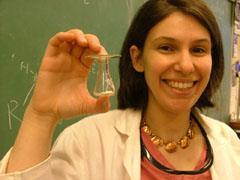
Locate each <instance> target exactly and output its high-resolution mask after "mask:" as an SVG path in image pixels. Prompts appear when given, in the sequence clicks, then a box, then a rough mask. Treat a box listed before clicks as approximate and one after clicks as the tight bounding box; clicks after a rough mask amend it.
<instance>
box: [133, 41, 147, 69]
mask: <svg viewBox="0 0 240 180" xmlns="http://www.w3.org/2000/svg"><path fill="white" fill-rule="evenodd" d="M130 55H131V60H132V65H133V68H134V69H135V70H136V71H137V72H143V71H144V66H143V59H142V57H141V51H140V50H139V49H138V47H137V46H135V45H132V46H131V47H130Z"/></svg>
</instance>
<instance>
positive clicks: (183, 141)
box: [141, 118, 194, 153]
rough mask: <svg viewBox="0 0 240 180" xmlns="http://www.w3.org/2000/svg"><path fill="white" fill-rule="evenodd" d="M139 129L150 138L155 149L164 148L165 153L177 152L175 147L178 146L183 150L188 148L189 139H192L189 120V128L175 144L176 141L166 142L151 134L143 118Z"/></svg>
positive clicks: (191, 124) (191, 123) (192, 132)
mask: <svg viewBox="0 0 240 180" xmlns="http://www.w3.org/2000/svg"><path fill="white" fill-rule="evenodd" d="M141 129H142V130H143V131H144V132H145V133H146V134H147V135H149V136H150V139H151V141H152V143H153V144H154V145H156V146H157V147H164V149H165V151H167V152H169V153H173V152H176V151H177V146H180V147H181V148H182V149H185V148H187V147H188V146H189V143H190V142H189V141H190V139H193V137H194V130H193V122H192V120H191V119H190V123H189V127H188V129H187V132H186V134H185V135H184V136H183V137H181V138H180V139H179V140H178V141H177V142H176V141H166V140H163V139H162V138H161V137H159V136H157V135H155V134H153V133H152V131H151V129H150V127H149V126H148V125H147V123H146V120H145V119H144V118H143V121H142V124H141Z"/></svg>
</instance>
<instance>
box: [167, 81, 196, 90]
mask: <svg viewBox="0 0 240 180" xmlns="http://www.w3.org/2000/svg"><path fill="white" fill-rule="evenodd" d="M167 83H168V85H169V86H171V87H173V88H178V89H186V88H191V87H192V86H193V82H188V83H184V82H174V81H169V82H167Z"/></svg>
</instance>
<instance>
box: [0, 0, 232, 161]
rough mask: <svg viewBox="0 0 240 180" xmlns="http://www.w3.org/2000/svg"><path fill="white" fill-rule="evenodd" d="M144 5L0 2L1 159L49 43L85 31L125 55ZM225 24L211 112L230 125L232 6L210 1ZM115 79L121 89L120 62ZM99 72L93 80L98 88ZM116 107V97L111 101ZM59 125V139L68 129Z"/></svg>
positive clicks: (76, 0) (127, 1)
mask: <svg viewBox="0 0 240 180" xmlns="http://www.w3.org/2000/svg"><path fill="white" fill-rule="evenodd" d="M143 2H144V0H68V1H66V0H38V1H32V0H11V1H9V0H0V9H1V10H0V158H1V157H2V156H3V155H4V154H5V153H6V151H7V150H8V149H9V148H10V147H11V146H12V144H13V142H14V139H15V137H16V134H17V131H18V129H19V126H20V124H21V120H22V116H23V113H24V110H25V108H26V106H27V104H28V102H29V100H30V98H31V94H32V90H33V87H34V80H35V77H36V75H37V71H38V68H39V65H40V62H41V57H42V55H43V53H44V49H45V47H46V44H47V41H48V39H49V38H50V37H51V36H52V35H53V34H55V33H56V32H59V31H66V30H68V29H71V28H81V29H82V30H83V31H84V32H88V33H94V34H96V35H97V36H98V37H99V38H100V39H101V41H102V43H103V44H104V46H105V47H106V48H107V50H108V52H111V53H119V51H120V48H121V44H122V42H123V38H124V36H125V33H126V31H127V28H128V25H129V23H130V21H131V19H132V16H133V14H134V13H135V11H136V9H137V8H138V7H139V6H140V5H141V4H142V3H143ZM206 2H207V4H209V6H210V7H211V8H212V9H213V11H214V13H215V14H216V16H217V19H218V22H219V24H220V27H221V30H222V34H223V41H224V53H225V64H226V66H225V76H224V81H223V85H222V87H221V90H220V91H219V93H218V96H217V97H216V100H217V102H218V106H217V108H215V109H213V110H211V111H207V112H206V113H207V114H209V115H211V116H213V117H216V118H217V119H219V120H221V121H224V122H227V121H228V115H229V112H228V106H229V87H230V84H229V83H230V68H229V67H230V57H231V3H230V2H229V1H228V0H208V1H206ZM111 72H112V78H113V80H114V82H115V85H116V87H118V83H119V81H118V62H117V61H115V62H112V63H111ZM95 74H96V67H95V66H94V68H93V70H92V75H91V76H90V83H89V87H90V89H92V88H93V85H94V83H93V82H94V77H95ZM111 102H112V107H113V108H116V106H117V101H116V96H115V97H113V98H111ZM79 118H82V117H78V118H75V119H73V120H72V121H66V122H62V123H60V124H59V125H58V127H57V131H56V133H55V138H56V136H57V135H58V134H59V132H61V131H62V130H63V129H64V128H65V127H66V126H68V125H70V124H72V123H73V122H75V121H77V120H78V119H79Z"/></svg>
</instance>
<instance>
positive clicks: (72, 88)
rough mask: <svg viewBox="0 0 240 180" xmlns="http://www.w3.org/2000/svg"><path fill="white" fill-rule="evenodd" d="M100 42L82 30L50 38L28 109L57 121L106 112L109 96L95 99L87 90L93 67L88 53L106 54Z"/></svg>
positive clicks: (70, 31) (108, 105) (62, 33)
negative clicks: (89, 75)
mask: <svg viewBox="0 0 240 180" xmlns="http://www.w3.org/2000/svg"><path fill="white" fill-rule="evenodd" d="M106 53H107V52H106V50H105V49H104V47H103V46H102V45H101V44H100V41H99V39H98V38H97V37H96V36H95V35H92V34H84V33H83V32H82V31H81V30H77V29H74V30H69V31H67V32H60V33H58V34H56V35H55V36H53V37H52V38H51V39H50V40H49V43H48V46H47V49H46V52H45V54H44V57H43V59H42V63H41V66H40V69H39V72H38V76H37V81H36V86H35V90H34V94H33V97H32V99H31V102H30V104H29V107H28V109H30V110H31V111H32V112H34V113H36V114H38V115H43V116H51V117H53V119H55V121H56V122H57V121H58V120H59V119H62V118H63V119H66V118H71V117H74V116H77V115H80V114H86V113H98V112H105V111H107V110H109V107H110V103H109V97H107V96H105V97H100V98H98V99H95V98H94V97H92V96H91V95H90V93H89V91H88V89H87V78H88V74H89V71H90V68H91V65H92V60H91V58H88V57H87V56H88V55H91V54H106Z"/></svg>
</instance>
